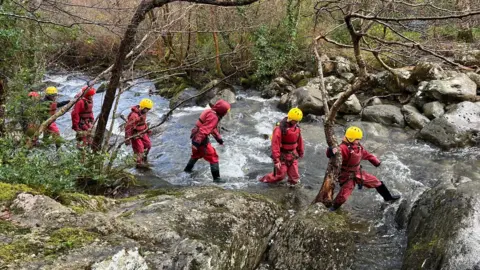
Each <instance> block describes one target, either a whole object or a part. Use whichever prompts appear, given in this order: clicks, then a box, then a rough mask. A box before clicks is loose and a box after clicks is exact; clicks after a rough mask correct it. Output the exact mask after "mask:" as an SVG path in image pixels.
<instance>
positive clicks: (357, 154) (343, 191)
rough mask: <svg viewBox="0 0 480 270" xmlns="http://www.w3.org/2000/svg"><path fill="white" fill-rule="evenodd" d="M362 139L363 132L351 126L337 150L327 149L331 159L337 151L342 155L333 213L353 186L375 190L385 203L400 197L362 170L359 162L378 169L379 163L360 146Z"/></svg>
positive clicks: (348, 194)
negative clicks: (338, 188)
mask: <svg viewBox="0 0 480 270" xmlns="http://www.w3.org/2000/svg"><path fill="white" fill-rule="evenodd" d="M362 138H363V132H362V130H361V129H360V128H358V127H355V126H351V127H349V128H348V129H347V131H346V132H345V136H344V138H343V140H342V143H341V144H340V146H339V147H338V148H332V147H329V148H327V157H328V158H332V157H333V156H334V155H335V153H337V151H340V152H341V154H342V167H341V169H340V175H339V176H338V182H339V183H340V187H341V188H340V192H339V193H338V194H337V197H336V198H335V200H334V203H333V206H332V207H331V208H330V210H331V211H335V210H336V209H338V208H339V207H340V206H341V205H342V204H344V203H345V202H346V201H347V199H348V197H349V196H350V195H351V194H352V192H353V189H354V188H355V184H357V185H358V189H362V188H363V187H364V186H365V187H366V188H376V190H377V192H378V193H379V194H380V195H381V196H382V197H383V199H384V200H385V201H396V200H398V199H400V195H392V194H390V191H389V190H388V188H387V187H386V186H385V184H384V183H383V182H381V181H380V180H378V179H377V177H375V176H374V175H371V174H369V173H368V172H366V171H365V170H363V169H362V166H361V165H360V162H361V161H362V160H368V161H370V163H372V165H373V166H375V167H378V166H380V164H381V161H380V160H379V159H378V158H377V157H376V156H374V155H372V154H371V153H369V152H368V151H367V150H365V148H364V147H363V146H362V145H361V144H360V140H361V139H362Z"/></svg>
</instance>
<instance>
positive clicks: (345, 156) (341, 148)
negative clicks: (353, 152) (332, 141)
mask: <svg viewBox="0 0 480 270" xmlns="http://www.w3.org/2000/svg"><path fill="white" fill-rule="evenodd" d="M337 149H338V150H339V151H340V153H341V154H342V159H343V160H347V159H348V157H349V155H350V151H349V150H348V146H346V145H344V144H340V146H338V147H337ZM326 154H327V157H328V158H332V157H333V156H334V154H333V152H332V150H330V147H328V148H327V151H326Z"/></svg>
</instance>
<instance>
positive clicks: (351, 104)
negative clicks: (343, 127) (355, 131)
mask: <svg viewBox="0 0 480 270" xmlns="http://www.w3.org/2000/svg"><path fill="white" fill-rule="evenodd" d="M343 93H344V92H342V93H338V94H337V95H336V96H334V97H333V98H331V99H330V100H329V103H331V104H333V103H334V102H335V101H336V100H337V99H338V98H339V97H340V96H341V95H343ZM339 111H340V112H341V113H344V114H359V113H360V112H361V111H362V105H361V104H360V101H359V100H358V98H357V96H355V94H353V95H351V96H350V97H349V98H348V99H347V101H345V103H344V104H343V105H342V107H341V108H340V110H339Z"/></svg>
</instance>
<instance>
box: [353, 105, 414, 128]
mask: <svg viewBox="0 0 480 270" xmlns="http://www.w3.org/2000/svg"><path fill="white" fill-rule="evenodd" d="M362 120H363V121H371V122H376V123H380V124H382V125H386V126H394V127H405V120H404V118H403V114H402V111H401V110H400V108H398V107H397V106H394V105H373V106H368V107H365V108H364V109H363V113H362Z"/></svg>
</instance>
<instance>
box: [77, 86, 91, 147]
mask: <svg viewBox="0 0 480 270" xmlns="http://www.w3.org/2000/svg"><path fill="white" fill-rule="evenodd" d="M95 92H96V91H95V88H93V87H88V86H84V87H82V90H81V92H80V93H79V94H77V96H76V98H78V95H81V94H83V97H82V98H80V100H78V101H77V103H75V106H74V107H73V110H72V113H71V114H72V129H73V130H75V132H76V133H77V135H76V139H77V147H78V148H83V147H86V146H90V145H91V144H92V128H93V122H94V120H95V117H94V116H93V96H94V95H95Z"/></svg>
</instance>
